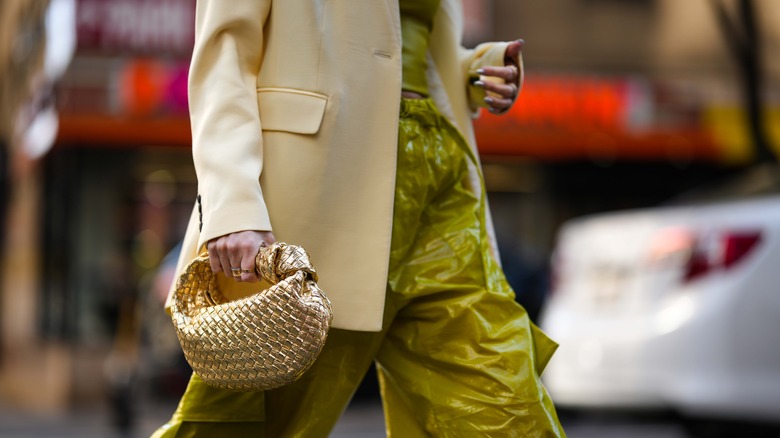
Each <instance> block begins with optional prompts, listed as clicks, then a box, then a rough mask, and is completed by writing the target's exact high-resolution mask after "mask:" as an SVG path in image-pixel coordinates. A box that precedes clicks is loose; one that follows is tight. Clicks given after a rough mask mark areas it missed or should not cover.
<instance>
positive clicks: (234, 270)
mask: <svg viewBox="0 0 780 438" xmlns="http://www.w3.org/2000/svg"><path fill="white" fill-rule="evenodd" d="M241 272H242V270H241V268H230V273H231V274H232V275H233V277H241Z"/></svg>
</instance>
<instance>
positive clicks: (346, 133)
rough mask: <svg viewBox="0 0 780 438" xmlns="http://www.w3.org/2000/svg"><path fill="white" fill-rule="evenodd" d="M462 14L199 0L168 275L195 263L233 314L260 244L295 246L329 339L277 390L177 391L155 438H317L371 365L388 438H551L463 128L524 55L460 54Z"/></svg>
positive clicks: (438, 1)
mask: <svg viewBox="0 0 780 438" xmlns="http://www.w3.org/2000/svg"><path fill="white" fill-rule="evenodd" d="M461 14H462V12H461V9H460V2H459V1H457V0H425V1H421V0H400V1H399V0H380V1H371V2H366V1H362V2H347V1H323V0H300V1H290V0H287V1H276V2H273V1H272V0H256V1H251V2H249V1H245V2H220V1H216V0H199V1H198V10H197V25H196V29H197V31H196V45H195V50H194V53H193V59H192V66H191V71H190V108H191V117H192V126H193V155H194V159H195V167H196V171H197V173H198V179H199V197H198V206H197V208H196V211H195V213H194V214H193V220H192V221H191V223H190V227H189V229H188V232H187V235H186V237H185V249H184V251H183V256H182V259H181V260H180V262H179V269H181V268H182V267H183V266H184V265H185V264H186V263H187V261H189V260H190V259H191V258H193V257H194V256H195V255H196V254H197V252H198V249H199V248H203V247H204V246H205V247H206V248H207V249H208V251H209V254H210V256H211V260H212V269H213V270H214V271H215V272H218V273H219V272H221V273H224V274H225V275H224V276H220V278H221V280H220V287H221V288H222V289H223V291H224V292H225V294H226V295H227V296H228V297H232V298H237V297H240V296H242V295H245V294H247V293H251V292H254V291H256V290H257V289H258V285H257V284H256V283H255V282H256V281H257V278H256V277H255V275H254V274H253V273H252V269H253V263H254V254H255V253H256V251H257V249H258V247H259V246H260V245H261V244H264V243H266V244H267V243H271V242H273V241H274V240H275V239H277V238H278V239H279V240H282V241H287V242H291V243H295V244H299V245H301V246H303V247H305V248H306V249H307V250H308V252H309V253H310V254H311V258H312V261H313V262H314V264H315V266H316V267H317V270H318V273H319V277H320V285H321V286H322V288H323V289H324V290H325V291H326V292H327V293H328V296H329V298H330V299H331V302H332V304H333V309H334V324H333V327H334V328H333V329H332V330H331V332H330V334H329V338H328V342H327V344H326V346H325V348H324V349H323V352H322V353H321V355H320V357H319V358H318V360H317V362H316V363H315V364H314V366H313V367H312V368H311V369H310V370H309V371H308V372H307V373H306V374H305V375H304V376H303V377H302V378H301V379H300V380H298V381H296V382H295V383H293V384H291V385H288V386H285V387H282V388H279V389H277V390H273V391H267V392H264V393H263V392H259V393H234V392H229V391H221V390H217V389H213V388H211V387H208V386H207V385H205V384H204V383H203V382H202V381H201V380H200V379H199V378H198V377H197V376H196V375H193V377H192V380H191V382H190V385H189V387H188V389H187V392H186V394H185V395H184V397H183V398H182V401H181V403H180V405H179V408H178V409H177V411H176V413H175V414H174V416H173V418H172V419H171V421H170V422H169V423H168V424H167V425H165V426H163V427H162V428H161V429H160V430H158V431H157V433H156V435H157V436H195V435H197V436H267V437H287V436H306V437H309V436H327V435H328V433H329V432H330V430H331V429H332V427H333V426H334V424H335V423H336V421H337V420H338V417H339V415H340V414H341V412H342V411H343V410H344V408H345V407H346V405H347V403H348V401H349V399H350V397H351V395H352V393H353V391H354V389H355V388H356V386H357V385H358V383H359V382H360V380H361V379H362V377H363V374H364V373H365V372H366V370H367V369H368V367H369V365H370V363H371V361H373V360H376V361H377V364H378V369H379V379H380V384H381V388H382V396H383V400H384V403H385V417H386V421H387V428H388V434H389V435H392V436H401V437H410V436H430V435H433V436H563V431H562V430H561V428H560V425H559V424H558V420H557V417H556V414H555V410H554V408H553V406H552V403H551V401H550V399H549V397H548V396H547V393H546V391H545V390H544V388H543V386H542V385H541V383H540V382H539V373H540V372H541V369H542V368H543V367H544V365H545V364H546V362H547V360H548V359H549V357H550V356H551V355H552V352H553V351H554V350H555V347H556V346H555V344H554V343H553V342H552V341H550V340H549V339H547V338H546V337H545V336H544V335H543V334H542V333H541V332H540V331H538V329H536V328H535V327H534V326H533V325H532V324H531V323H530V321H529V320H528V317H527V315H526V313H525V311H524V310H523V309H522V308H521V307H520V306H518V305H516V304H515V303H514V300H513V298H514V294H513V293H512V291H511V289H509V287H508V285H507V284H506V281H505V280H504V277H503V274H502V272H501V270H500V267H499V266H498V264H497V261H496V257H495V254H494V251H492V249H491V244H490V239H489V238H488V232H487V228H488V226H487V223H486V222H487V217H488V216H487V214H486V211H485V200H484V190H483V188H482V182H481V176H480V174H479V167H478V166H479V163H478V159H477V156H476V153H475V149H474V135H473V130H472V127H471V123H470V118H471V116H473V115H474V114H475V113H476V112H477V111H478V110H479V107H480V106H487V107H488V108H489V109H490V110H491V111H493V112H504V111H506V110H507V109H508V108H509V107H510V106H511V105H512V103H513V101H514V98H515V97H516V95H517V91H518V88H519V85H520V75H521V63H520V48H521V43H520V42H514V43H498V44H485V45H481V46H479V47H477V48H476V49H475V50H471V51H468V50H465V49H463V48H462V47H461V46H460V44H459V39H460V35H461V23H462V16H461ZM473 75H481V78H482V79H483V80H477V81H473V83H472V82H470V81H469V78H471V77H472V76H473ZM480 90H486V91H490V92H491V94H490V96H489V98H484V97H479V98H475V96H477V95H479V94H480V93H479V92H478V91H480ZM483 96H484V94H483ZM399 114H400V117H399ZM258 180H259V183H258ZM230 277H234V278H235V281H234V280H233V279H231V278H230Z"/></svg>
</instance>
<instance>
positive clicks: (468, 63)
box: [459, 42, 524, 116]
mask: <svg viewBox="0 0 780 438" xmlns="http://www.w3.org/2000/svg"><path fill="white" fill-rule="evenodd" d="M508 45H509V43H506V42H501V43H484V44H480V45H478V46H477V47H475V48H474V49H466V48H461V50H460V54H459V55H460V65H461V69H462V70H463V72H464V77H465V78H467V79H468V78H469V77H470V76H471V75H473V74H476V71H477V70H478V69H480V68H482V67H487V66H492V67H501V66H503V65H504V54H505V53H506V48H507V46H508ZM520 56H521V58H520V65H519V68H520V84H519V85H520V87H522V85H523V82H522V78H523V76H524V75H523V61H522V53H521V54H520ZM490 80H492V81H497V82H501V83H504V82H505V81H504V80H503V79H499V78H491V79H490ZM466 87H467V95H468V97H469V108H470V109H471V111H472V115H473V116H476V115H477V114H478V113H479V108H481V107H487V104H486V103H485V101H484V100H483V97H484V91H482V90H481V89H480V88H479V87H476V86H474V85H471V83H470V82H467V83H466ZM518 94H519V89H518Z"/></svg>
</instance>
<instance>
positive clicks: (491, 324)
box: [154, 99, 565, 438]
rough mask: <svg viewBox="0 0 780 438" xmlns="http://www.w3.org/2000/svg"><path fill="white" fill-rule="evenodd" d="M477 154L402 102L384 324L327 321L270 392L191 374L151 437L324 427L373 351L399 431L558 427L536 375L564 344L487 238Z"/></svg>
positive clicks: (426, 106)
mask: <svg viewBox="0 0 780 438" xmlns="http://www.w3.org/2000/svg"><path fill="white" fill-rule="evenodd" d="M474 164H475V160H474V157H473V155H472V153H471V151H470V149H469V147H468V145H467V144H466V142H465V141H464V140H463V138H462V137H461V136H460V134H459V133H458V132H457V130H456V129H455V128H454V127H453V126H452V125H451V124H449V123H448V122H447V121H446V120H445V119H444V118H443V117H442V116H441V115H440V114H439V113H438V112H437V110H436V108H435V106H434V105H433V103H432V102H431V101H430V100H427V99H414V100H409V99H404V100H403V102H402V105H401V120H400V127H399V152H398V174H397V182H396V194H395V212H394V217H393V237H392V239H393V240H392V249H391V254H390V274H389V278H388V292H387V298H386V304H385V316H384V326H383V329H382V331H381V332H354V331H345V330H337V329H333V330H331V333H330V335H329V337H328V341H327V343H326V345H325V348H324V349H323V351H322V353H321V355H320V357H319V358H318V359H317V361H316V362H315V364H314V366H313V367H312V368H311V369H310V370H309V371H308V372H307V373H306V374H305V375H304V376H303V377H302V378H301V379H300V380H298V381H296V382H294V383H293V384H291V385H288V386H285V387H282V388H278V389H275V390H272V391H266V392H253V393H238V392H230V391H224V390H219V389H215V388H211V387H209V386H208V385H206V384H205V383H203V381H202V380H200V379H199V378H198V377H197V375H193V377H192V379H191V381H190V384H189V386H188V388H187V391H186V393H185V394H184V396H183V397H182V400H181V402H180V404H179V407H178V409H177V410H176V412H175V413H174V415H173V417H172V418H171V420H170V422H169V423H167V424H166V425H164V426H163V427H161V428H160V429H159V430H158V431H157V432H156V433H155V435H154V436H155V437H174V436H175V437H195V436H203V437H208V436H219V437H228V436H231V437H232V436H235V437H268V438H271V437H273V438H278V437H326V436H328V434H329V433H330V431H331V429H332V428H333V427H334V425H335V424H336V422H337V421H338V418H339V417H340V415H341V414H342V412H343V411H344V409H345V408H346V406H347V404H348V403H349V400H350V398H351V397H352V394H353V393H354V391H355V389H356V388H357V386H358V384H359V383H360V381H361V380H362V378H363V375H364V374H365V372H366V370H367V369H368V368H369V366H370V364H371V362H372V361H376V363H377V372H378V374H379V383H380V388H381V393H382V399H383V404H384V411H385V420H386V426H387V434H388V436H390V437H401V438H413V437H428V436H435V437H474V436H488V437H563V436H565V434H564V432H563V429H562V428H561V426H560V424H559V422H558V418H557V414H556V412H555V408H554V406H553V404H552V402H551V400H550V398H549V396H548V395H547V392H546V390H545V388H544V387H543V386H542V384H541V382H540V380H539V375H540V373H541V371H542V369H543V368H544V366H545V365H546V363H547V361H548V360H549V358H550V356H551V355H552V354H553V352H554V351H555V348H556V347H557V345H556V344H555V343H554V342H552V341H551V340H550V339H548V338H547V337H546V336H545V335H544V334H543V333H542V332H541V331H540V330H539V329H538V328H536V327H535V326H534V325H533V324H532V323H531V322H530V320H529V318H528V315H527V314H526V312H525V310H524V309H523V308H522V307H521V306H520V305H518V304H516V303H515V301H514V292H513V291H512V290H511V288H510V287H509V285H508V284H507V282H506V280H505V278H504V275H503V273H502V271H501V268H500V267H499V265H498V264H497V262H496V261H495V260H494V258H493V257H492V255H491V252H490V250H489V248H488V239H487V233H486V231H485V226H484V223H483V218H484V209H485V207H484V202H482V201H481V200H480V199H478V198H476V197H475V196H474V195H473V194H472V192H471V191H470V190H469V184H470V181H469V171H468V169H469V166H473V165H474Z"/></svg>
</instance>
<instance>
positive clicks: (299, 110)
mask: <svg viewBox="0 0 780 438" xmlns="http://www.w3.org/2000/svg"><path fill="white" fill-rule="evenodd" d="M327 103H328V97H327V96H325V95H324V94H319V93H313V92H311V91H303V90H294V89H287V88H259V89H258V90H257V105H258V108H259V111H260V126H261V127H262V129H263V131H287V132H294V133H297V134H316V133H317V131H319V130H320V125H321V124H322V118H323V116H324V114H325V105H326V104H327Z"/></svg>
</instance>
